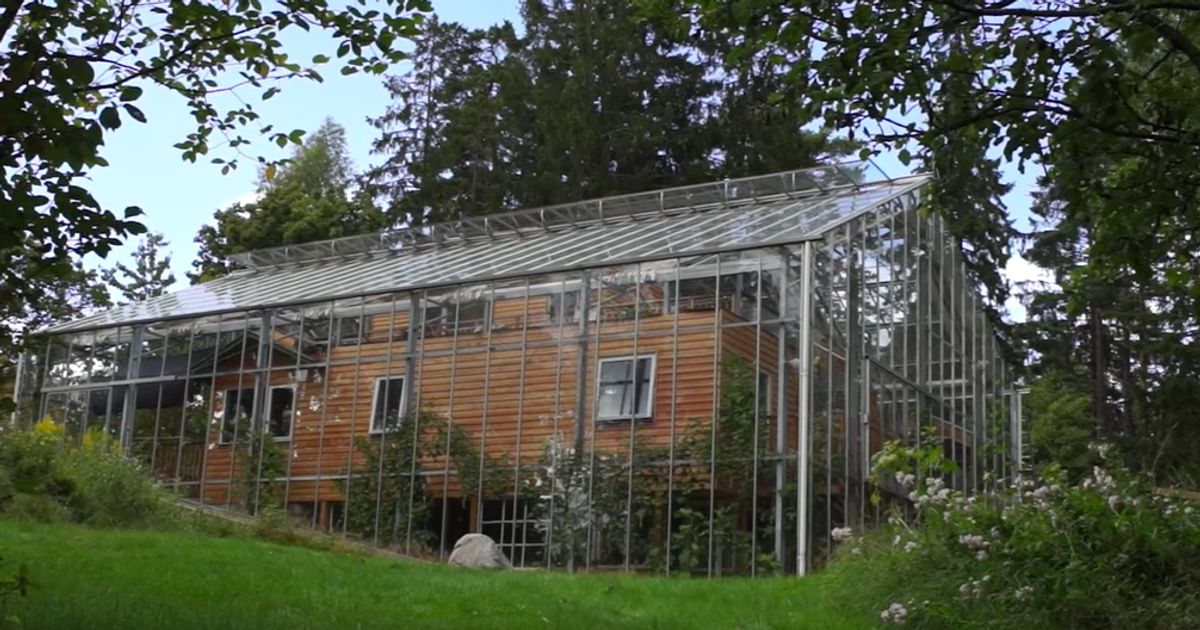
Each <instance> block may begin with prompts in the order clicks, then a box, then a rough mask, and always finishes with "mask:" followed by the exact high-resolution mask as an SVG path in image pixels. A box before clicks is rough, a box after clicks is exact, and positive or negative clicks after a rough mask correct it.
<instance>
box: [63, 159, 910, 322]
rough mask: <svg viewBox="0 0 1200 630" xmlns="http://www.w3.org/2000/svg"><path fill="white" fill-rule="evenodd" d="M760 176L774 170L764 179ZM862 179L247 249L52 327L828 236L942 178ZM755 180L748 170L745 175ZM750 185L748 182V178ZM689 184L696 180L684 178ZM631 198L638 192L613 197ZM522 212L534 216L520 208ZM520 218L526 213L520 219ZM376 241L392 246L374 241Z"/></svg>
mask: <svg viewBox="0 0 1200 630" xmlns="http://www.w3.org/2000/svg"><path fill="white" fill-rule="evenodd" d="M826 168H828V167H826ZM796 173H802V174H805V175H808V176H809V177H810V180H811V179H812V177H811V173H812V171H796V172H792V173H787V174H776V175H774V176H767V177H775V178H779V177H781V176H784V178H785V180H789V179H790V181H796V180H795V174H796ZM760 179H765V178H755V180H756V181H757V180H760ZM853 179H854V178H851V177H843V178H842V180H841V181H839V182H836V184H835V185H834V186H833V187H830V186H829V185H828V183H829V180H828V179H826V180H825V181H826V185H824V186H822V185H821V184H816V185H810V186H808V187H805V188H801V189H798V190H786V189H783V190H781V191H779V192H772V193H770V194H766V195H761V194H754V195H745V193H744V192H743V193H741V194H740V195H738V194H737V193H736V192H735V194H733V195H731V194H729V189H730V182H722V183H721V184H720V185H721V186H722V188H723V189H724V190H725V191H726V195H725V199H726V200H725V201H719V200H717V201H714V200H713V199H707V200H706V202H705V204H704V205H691V206H677V207H671V208H667V207H666V206H665V205H664V204H660V205H659V206H658V207H656V208H648V209H647V208H646V207H645V206H643V207H641V209H639V210H636V211H632V210H626V211H624V212H619V213H615V214H614V213H612V211H611V208H612V205H613V204H612V202H609V203H610V206H609V208H610V210H609V213H608V214H607V215H605V216H597V215H596V214H595V213H593V214H590V215H588V216H587V217H578V216H576V217H573V218H572V220H555V221H546V220H545V218H544V217H546V216H547V214H546V212H547V210H550V209H542V210H536V211H532V212H534V213H540V216H541V217H543V219H542V221H543V223H542V224H541V225H540V226H538V227H534V226H533V219H530V218H529V215H530V211H526V212H524V213H510V214H508V215H496V217H493V220H495V219H496V218H499V221H500V222H501V223H502V224H510V225H509V227H510V229H505V230H495V231H493V232H491V233H490V234H488V235H480V234H477V233H475V232H472V231H471V230H474V229H475V228H470V229H468V230H465V231H464V232H462V233H460V234H458V236H457V237H441V238H438V239H433V238H429V239H428V240H425V241H422V242H418V239H416V238H409V239H406V240H405V241H404V245H403V246H402V247H397V246H395V242H396V241H395V240H394V239H395V234H397V233H396V232H388V233H383V234H381V235H369V236H366V237H351V238H349V239H340V240H338V241H327V242H325V243H320V244H314V245H313V246H311V247H310V248H308V249H304V247H303V246H300V247H294V248H292V249H291V250H289V251H284V250H283V248H279V249H276V250H269V251H267V252H262V253H260V254H262V255H251V256H248V257H245V258H243V259H242V260H240V262H242V263H243V264H249V265H250V266H251V268H249V269H243V270H239V271H236V272H234V273H232V274H230V275H228V276H225V277H223V278H219V279H217V280H213V281H211V282H208V283H205V284H200V285H194V286H191V287H188V288H186V289H182V290H180V291H177V292H175V293H171V294H167V295H163V296H160V297H157V298H152V299H150V300H146V301H144V302H137V303H133V304H126V305H124V306H120V307H116V308H113V309H109V310H106V311H102V312H98V313H95V314H92V315H88V316H86V317H83V318H80V319H77V320H75V321H72V322H69V323H63V324H58V325H55V326H53V327H51V328H50V329H48V331H47V332H51V333H59V332H72V331H82V330H89V329H96V328H106V327H110V326H117V325H126V324H132V323H139V322H150V321H156V320H164V319H177V318H185V317H194V316H200V315H206V314H213V313H219V312H229V311H238V310H247V309H257V308H264V307H271V306H283V305H289V304H297V303H311V302H317V301H328V300H333V299H339V298H348V297H354V296H360V295H370V294H378V293H387V292H391V291H401V290H406V289H417V288H430V287H437V286H447V285H454V284H460V283H470V282H487V281H489V280H494V279H501V278H515V277H521V276H530V275H537V274H548V273H553V272H558V271H568V270H576V269H586V268H595V267H607V266H611V265H618V264H631V263H638V262H644V261H652V260H663V259H667V258H674V257H679V256H693V255H699V254H711V253H717V252H723V251H737V250H743V249H752V248H757V247H765V246H770V245H782V244H788V243H797V242H801V241H805V240H811V239H815V238H820V237H821V236H822V235H823V234H824V233H825V232H827V231H828V230H830V229H831V228H833V227H836V226H838V225H840V224H842V223H844V222H845V221H847V220H849V219H851V218H853V217H855V216H858V215H860V214H862V213H865V212H870V211H872V210H875V209H879V208H881V207H882V206H884V205H885V204H890V203H895V202H899V203H900V204H901V206H900V207H897V208H895V210H897V211H899V210H903V209H907V208H909V207H911V206H912V204H914V203H916V201H917V195H918V192H919V189H920V188H921V187H923V186H924V185H925V184H927V183H928V182H929V181H930V180H929V178H928V177H927V176H924V175H914V176H909V177H904V178H899V179H889V180H882V181H876V182H862V181H861V180H859V181H858V182H855V181H853ZM744 181H747V180H738V182H735V183H740V182H744ZM737 188H738V186H734V189H735V190H736V189H737ZM741 188H742V189H743V190H745V188H746V186H745V185H742V186H741ZM785 188H786V187H785ZM760 189H761V188H760ZM682 190H687V189H675V191H676V192H678V191H682ZM630 197H633V196H625V197H620V198H610V199H629V198H630ZM642 197H643V198H647V197H646V196H645V195H643V196H642ZM661 198H665V195H664V196H662V197H661ZM582 203H587V202H582ZM593 207H594V206H593ZM626 207H627V208H630V207H634V206H630V205H628V204H627V206H626ZM516 216H524V217H525V218H524V219H514V218H513V217H516ZM520 221H525V222H526V224H525V225H521V226H520V227H517V224H518V223H519V222H520ZM456 223H457V222H456ZM438 230H440V231H441V232H442V233H443V234H448V233H451V231H450V228H448V227H446V224H443V225H441V226H439V227H435V228H434V229H430V228H426V229H425V230H423V231H424V232H425V233H434V232H437V231H438ZM410 236H411V234H410ZM356 239H357V241H356ZM364 243H375V244H386V246H364ZM352 245H353V246H352Z"/></svg>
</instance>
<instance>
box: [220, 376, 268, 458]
mask: <svg viewBox="0 0 1200 630" xmlns="http://www.w3.org/2000/svg"><path fill="white" fill-rule="evenodd" d="M230 392H238V400H237V402H236V403H234V408H237V407H240V406H241V404H242V393H243V392H250V413H249V414H247V417H248V418H249V420H250V430H251V431H253V430H254V403H255V399H256V398H257V397H258V388H256V387H229V388H227V389H222V390H221V426H220V427H219V428H218V429H217V444H219V445H221V446H228V445H229V444H233V441H234V439H236V436H234V438H231V439H228V440H227V439H225V423H226V422H227V421H228V420H229V393H230Z"/></svg>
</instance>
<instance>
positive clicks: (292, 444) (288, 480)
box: [256, 308, 350, 515]
mask: <svg viewBox="0 0 1200 630" xmlns="http://www.w3.org/2000/svg"><path fill="white" fill-rule="evenodd" d="M304 329H305V317H304V308H301V310H300V325H299V328H298V330H296V341H295V354H296V361H295V367H294V368H293V370H294V371H293V372H292V374H293V380H296V376H299V374H300V370H301V366H302V365H304V353H302V352H301V348H302V344H304V341H302V340H304ZM329 336H330V338H332V337H334V329H332V313H330V330H329ZM271 366H272V367H274V366H275V361H274V358H272V361H271ZM325 376H326V377H328V376H329V371H328V370H326V372H325ZM325 380H329V379H328V378H326V379H325ZM301 385H302V383H299V382H296V388H295V392H294V394H293V396H292V436H290V439H288V454H287V456H286V457H284V460H286V461H287V464H286V466H284V467H283V505H287V504H288V497H290V496H292V462H293V460H295V454H296V452H298V446H296V440H295V434H296V426H299V425H300V386H301ZM306 394H307V392H306ZM263 439H264V440H265V439H266V438H265V436H264V438H263ZM319 466H320V464H319V463H318V468H319ZM259 467H262V457H259ZM346 472H347V475H349V474H350V467H347V468H346ZM319 486H320V482H319V481H318V487H319ZM256 502H257V498H256ZM313 503H314V508H313V514H314V515H316V514H317V511H318V509H319V508H318V506H316V503H317V502H316V500H314V502H313Z"/></svg>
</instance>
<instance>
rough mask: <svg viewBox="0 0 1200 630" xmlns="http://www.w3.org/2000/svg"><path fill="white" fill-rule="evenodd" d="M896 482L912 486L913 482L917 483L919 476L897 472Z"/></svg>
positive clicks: (906, 486)
mask: <svg viewBox="0 0 1200 630" xmlns="http://www.w3.org/2000/svg"><path fill="white" fill-rule="evenodd" d="M896 483H898V484H900V485H902V486H904V487H905V488H911V487H912V486H913V484H915V483H917V476H916V475H914V474H912V473H906V472H897V473H896Z"/></svg>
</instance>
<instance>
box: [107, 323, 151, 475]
mask: <svg viewBox="0 0 1200 630" xmlns="http://www.w3.org/2000/svg"><path fill="white" fill-rule="evenodd" d="M144 333H145V328H144V327H142V326H134V327H133V334H132V335H131V339H130V341H129V364H128V365H129V369H128V370H127V371H126V374H127V378H129V379H131V380H132V379H137V378H138V377H139V376H140V375H141V370H142V336H143V334H144ZM160 387H161V385H160ZM109 392H110V393H109V399H110V400H109V404H112V400H111V398H112V393H111V392H112V390H111V389H110V390H109ZM136 415H137V385H133V384H130V385H126V386H125V401H124V406H123V407H122V409H121V452H123V453H125V456H126V457H128V456H129V453H130V449H131V448H132V446H133V423H134V420H135V418H136Z"/></svg>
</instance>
